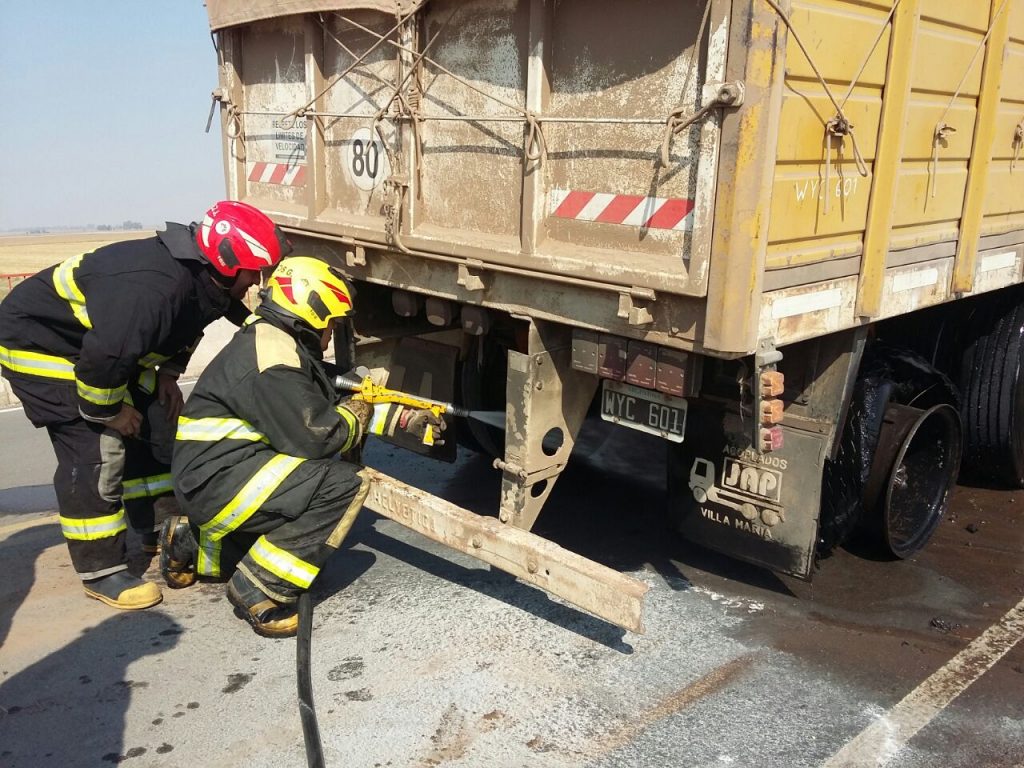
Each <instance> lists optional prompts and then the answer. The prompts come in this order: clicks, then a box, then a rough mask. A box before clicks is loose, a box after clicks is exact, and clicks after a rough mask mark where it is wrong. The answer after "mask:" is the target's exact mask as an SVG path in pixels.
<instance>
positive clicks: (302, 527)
mask: <svg viewBox="0 0 1024 768" xmlns="http://www.w3.org/2000/svg"><path fill="white" fill-rule="evenodd" d="M249 463H252V464H254V466H255V470H254V471H252V472H248V473H245V474H246V477H247V478H248V479H247V480H246V481H245V482H244V484H242V485H241V486H240V487H239V484H238V483H237V482H236V483H235V484H233V485H232V484H230V483H227V482H224V480H223V479H222V478H221V477H220V476H217V475H215V476H214V477H213V478H211V479H210V480H209V481H208V482H206V483H204V484H203V485H202V486H200V487H199V488H197V489H196V490H195V491H193V492H191V493H190V494H187V495H184V496H182V495H179V500H180V501H181V502H182V506H183V507H184V508H185V510H186V511H187V513H188V518H189V522H190V523H191V524H192V527H193V531H195V532H196V533H197V537H196V538H197V540H198V542H199V552H198V556H197V558H196V572H197V573H198V574H199V575H200V576H204V577H207V578H220V579H225V578H228V577H230V576H231V574H232V572H233V571H234V570H235V568H236V567H237V569H238V570H239V571H241V572H242V573H243V574H244V575H245V576H246V577H247V578H248V579H249V580H250V581H251V582H252V583H253V584H255V585H256V586H257V587H259V589H260V590H261V591H262V592H264V594H266V595H267V596H268V597H270V598H271V599H273V600H276V601H277V602H279V603H292V602H295V600H296V599H297V598H298V596H299V594H301V593H302V592H304V591H306V590H307V589H309V587H310V585H312V583H313V581H314V579H316V577H317V576H318V575H319V573H320V569H321V568H322V567H323V565H324V563H326V562H327V559H328V558H329V557H330V556H331V554H332V553H333V552H334V551H335V550H337V549H338V547H339V546H340V545H341V543H342V541H344V539H345V536H346V535H347V534H348V532H349V530H350V529H351V527H352V524H353V523H354V522H355V519H356V516H357V515H358V514H359V510H360V509H361V508H362V505H363V501H365V499H366V494H367V493H368V492H369V481H368V480H366V479H365V476H364V474H363V473H362V471H360V469H359V468H358V467H357V466H355V465H353V464H349V463H347V462H344V461H340V460H336V459H306V460H303V459H297V458H295V457H292V456H286V455H284V454H274V455H272V456H271V458H270V459H269V461H268V460H267V459H266V457H265V455H263V454H260V455H258V456H256V457H253V460H252V461H251V462H249ZM239 469H241V468H234V470H233V471H231V474H232V475H233V476H235V477H237V476H238V474H237V472H238V470H239Z"/></svg>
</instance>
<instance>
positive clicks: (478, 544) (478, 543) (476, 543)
mask: <svg viewBox="0 0 1024 768" xmlns="http://www.w3.org/2000/svg"><path fill="white" fill-rule="evenodd" d="M470 543H471V544H472V545H473V549H480V547H482V546H483V545H484V543H483V542H482V541H480V537H479V536H474V537H473V540H472V541H471V542H470Z"/></svg>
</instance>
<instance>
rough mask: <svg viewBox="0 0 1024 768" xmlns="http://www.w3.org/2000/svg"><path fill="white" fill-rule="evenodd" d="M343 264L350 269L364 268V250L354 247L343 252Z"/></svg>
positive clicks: (361, 247) (357, 246) (359, 246)
mask: <svg viewBox="0 0 1024 768" xmlns="http://www.w3.org/2000/svg"><path fill="white" fill-rule="evenodd" d="M345 264H346V265H347V266H350V267H365V266H366V249H365V248H363V246H361V245H354V246H352V247H351V248H348V249H346V250H345Z"/></svg>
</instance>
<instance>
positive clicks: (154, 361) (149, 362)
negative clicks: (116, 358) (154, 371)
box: [139, 352, 171, 368]
mask: <svg viewBox="0 0 1024 768" xmlns="http://www.w3.org/2000/svg"><path fill="white" fill-rule="evenodd" d="M170 359H171V355H161V354H160V353H159V352H150V353H149V354H148V355H143V356H142V357H140V358H139V365H141V366H142V367H143V368H156V367H157V366H158V365H160V363H166V362H167V361H168V360H170Z"/></svg>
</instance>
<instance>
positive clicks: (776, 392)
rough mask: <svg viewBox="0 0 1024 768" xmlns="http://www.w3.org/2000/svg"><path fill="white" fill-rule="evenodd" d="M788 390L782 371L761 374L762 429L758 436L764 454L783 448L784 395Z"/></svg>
mask: <svg viewBox="0 0 1024 768" xmlns="http://www.w3.org/2000/svg"><path fill="white" fill-rule="evenodd" d="M785 388H786V380H785V377H784V376H783V375H782V371H775V370H767V371H761V373H760V387H759V395H760V396H759V397H758V411H759V417H760V422H761V423H760V427H759V429H758V435H759V438H760V439H759V440H758V442H759V443H760V447H761V450H762V451H763V452H770V451H777V450H778V449H779V448H781V447H782V427H781V426H779V424H781V423H782V415H783V410H784V409H783V403H782V399H781V397H782V393H783V391H784V390H785Z"/></svg>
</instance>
